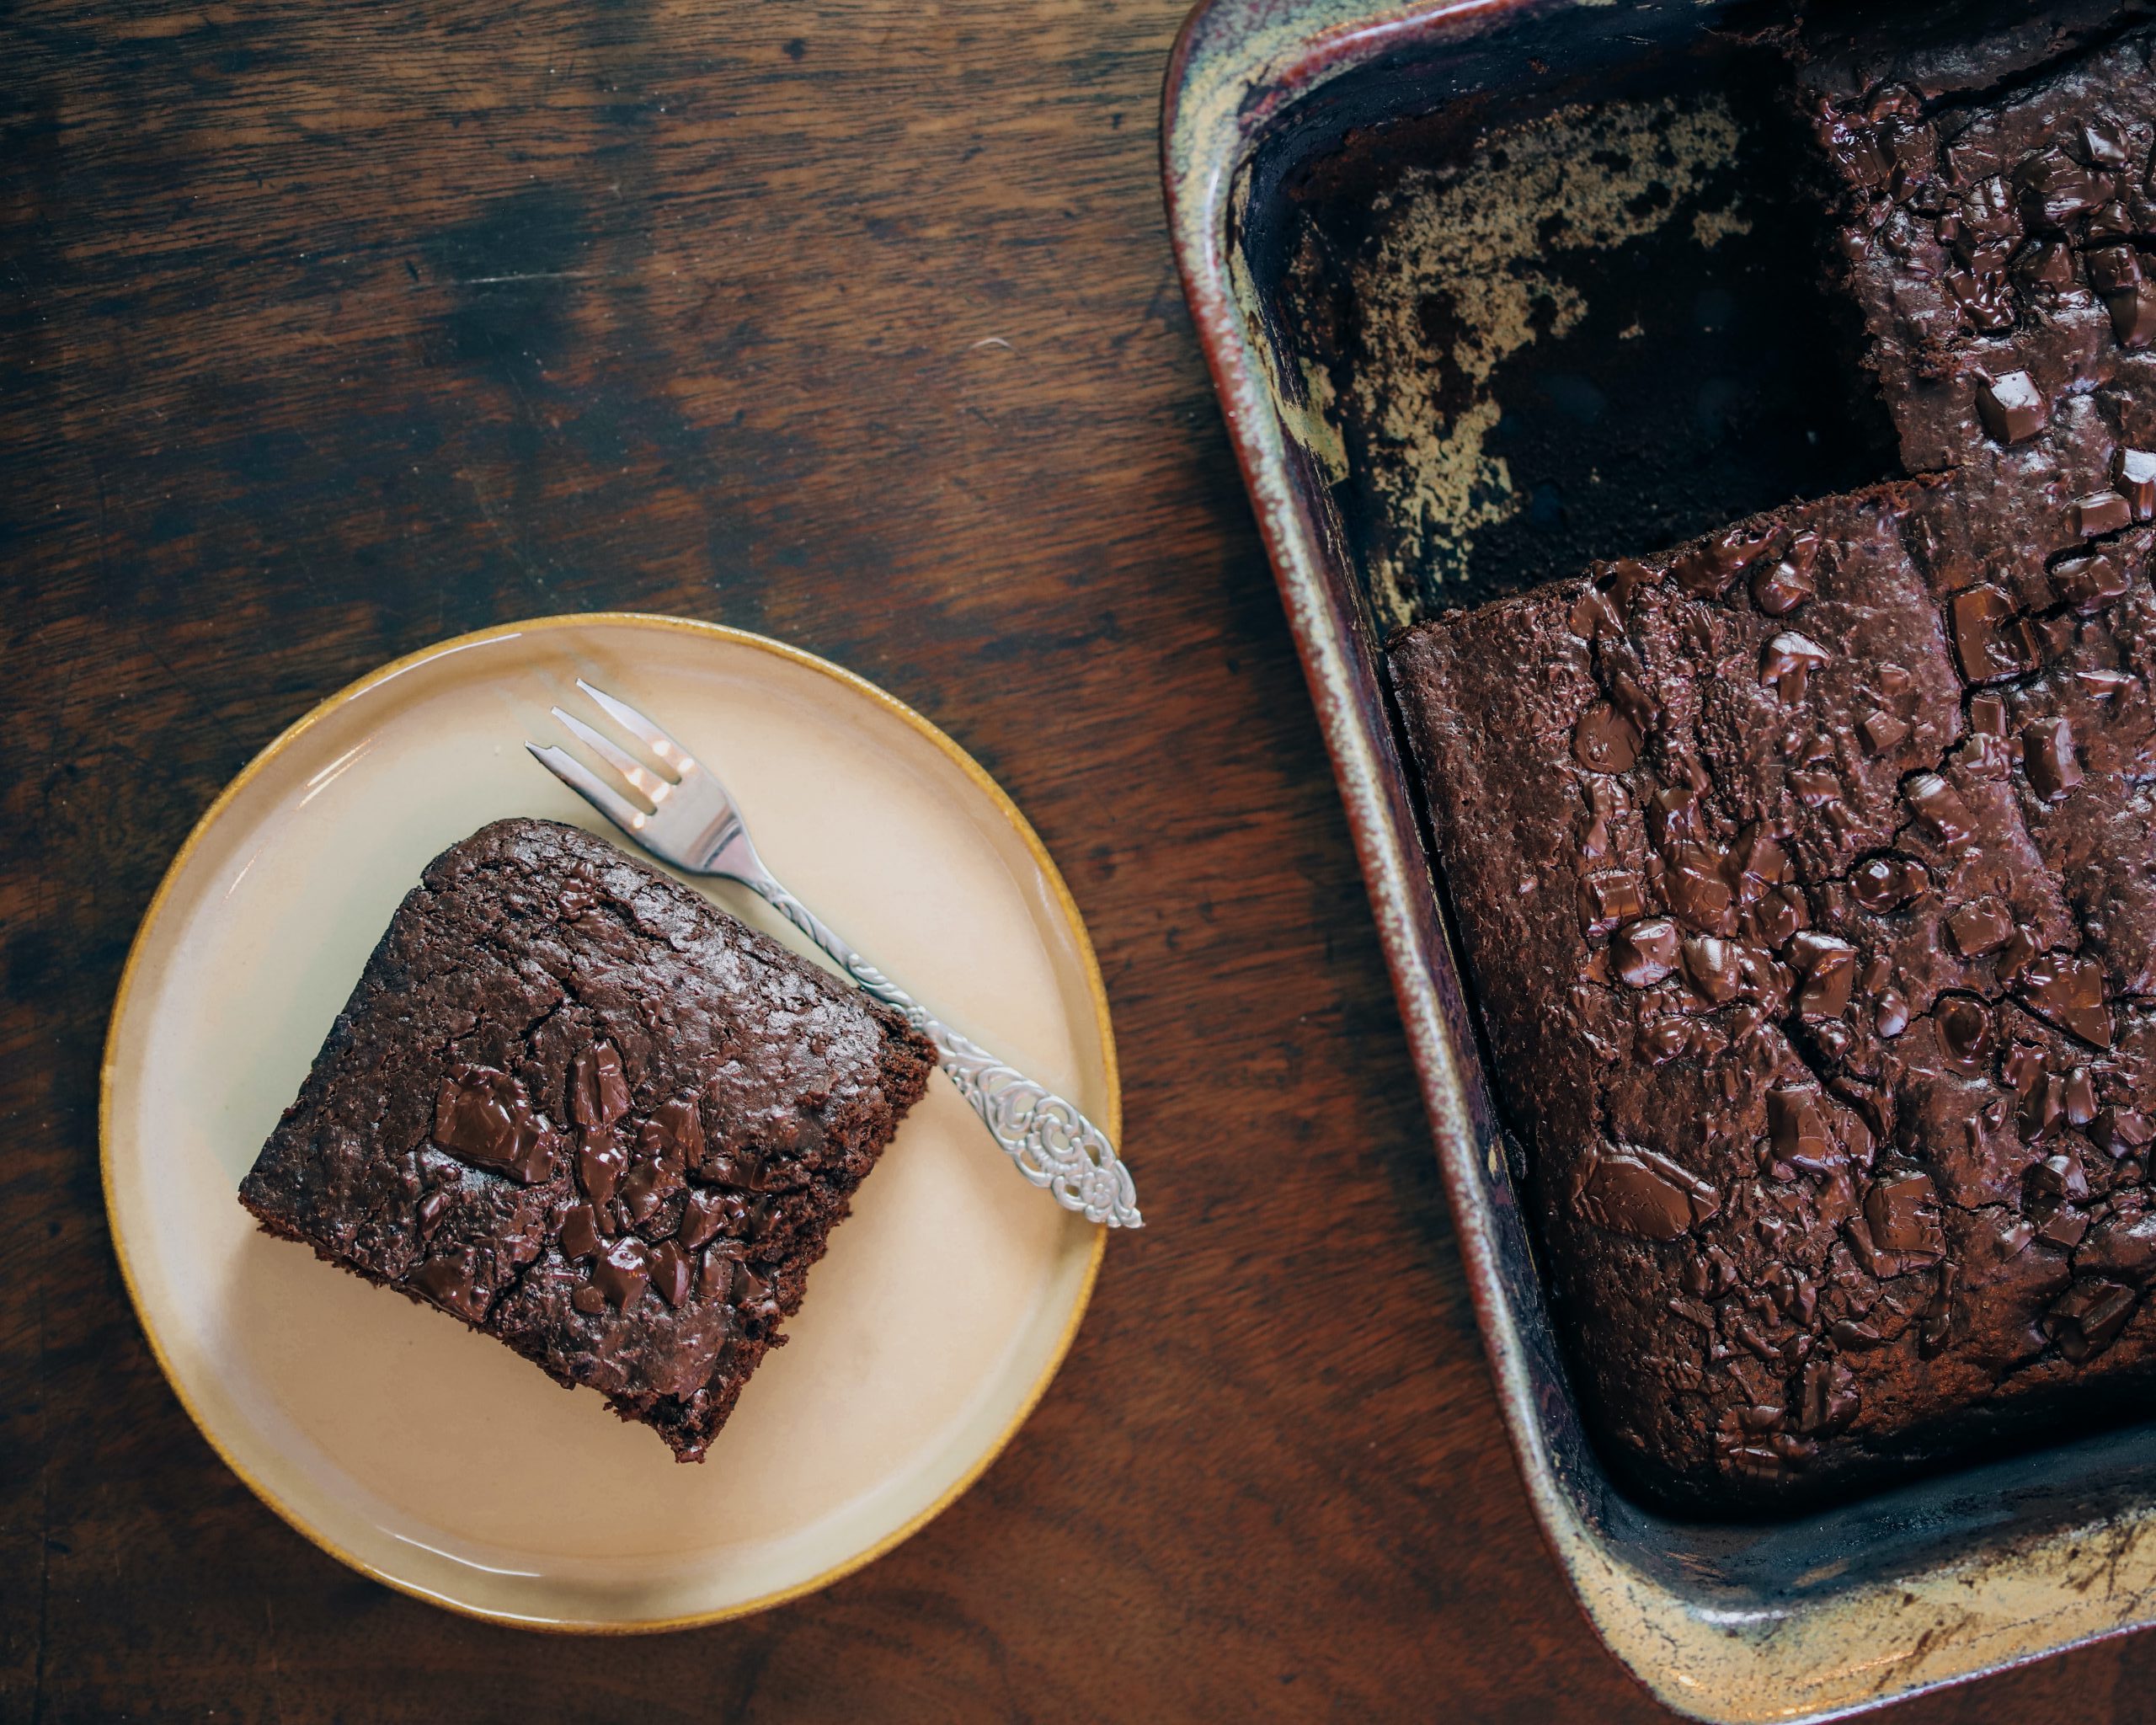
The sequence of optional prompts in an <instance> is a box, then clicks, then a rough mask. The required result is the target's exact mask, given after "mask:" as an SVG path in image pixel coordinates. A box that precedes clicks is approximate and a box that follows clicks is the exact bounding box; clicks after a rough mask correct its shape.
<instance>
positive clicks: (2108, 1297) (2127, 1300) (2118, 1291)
mask: <svg viewBox="0 0 2156 1725" xmlns="http://www.w3.org/2000/svg"><path fill="white" fill-rule="evenodd" d="M2134 1298H2135V1295H2134V1291H2133V1290H2132V1289H2131V1288H2129V1287H2127V1286H2126V1285H2125V1284H2122V1283H2119V1282H2111V1281H2106V1280H2105V1279H2103V1278H2101V1277H2098V1276H2089V1277H2086V1278H2084V1279H2082V1280H2080V1281H2078V1282H2076V1283H2075V1284H2073V1286H2072V1287H2071V1288H2069V1289H2068V1290H2067V1291H2066V1292H2065V1293H2064V1294H2063V1295H2060V1296H2059V1298H2058V1299H2057V1300H2056V1301H2054V1302H2053V1304H2052V1307H2051V1309H2050V1311H2047V1312H2046V1313H2045V1314H2044V1327H2045V1329H2046V1330H2047V1332H2049V1333H2050V1335H2051V1338H2052V1340H2053V1341H2054V1342H2056V1343H2058V1351H2059V1352H2060V1353H2062V1354H2064V1355H2065V1356H2066V1357H2067V1358H2068V1359H2072V1360H2077V1361H2078V1360H2083V1359H2088V1358H2089V1356H2090V1355H2092V1354H2099V1353H2101V1352H2102V1351H2103V1350H2104V1349H2105V1348H2108V1347H2109V1346H2110V1345H2111V1343H2113V1342H2114V1341H2116V1340H2117V1339H2118V1333H2119V1332H2120V1331H2121V1330H2122V1329H2124V1328H2125V1327H2126V1321H2127V1318H2128V1317H2130V1316H2132V1312H2133V1305H2134Z"/></svg>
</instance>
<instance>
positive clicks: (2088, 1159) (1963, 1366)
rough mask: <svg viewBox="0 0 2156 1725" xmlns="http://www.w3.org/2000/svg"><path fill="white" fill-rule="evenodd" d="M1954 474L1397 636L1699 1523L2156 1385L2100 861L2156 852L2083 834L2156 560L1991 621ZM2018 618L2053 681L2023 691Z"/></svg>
mask: <svg viewBox="0 0 2156 1725" xmlns="http://www.w3.org/2000/svg"><path fill="white" fill-rule="evenodd" d="M1942 483H1944V482H1936V481H1935V482H1924V483H1915V482H1911V483H1902V484H1897V485H1889V486H1885V487H1881V488H1877V489H1874V490H1872V491H1870V492H1865V493H1860V494H1855V495H1854V496H1851V497H1845V498H1833V499H1824V500H1822V501H1821V502H1817V503H1813V504H1809V505H1799V506H1795V507H1792V508H1791V509H1789V510H1784V511H1780V512H1779V513H1778V514H1776V515H1769V516H1764V517H1760V518H1757V519H1755V520H1753V521H1749V522H1746V523H1743V524H1742V525H1741V526H1738V527H1737V528H1735V529H1732V530H1729V531H1726V532H1723V533H1721V534H1718V535H1716V536H1713V537H1710V538H1709V539H1706V540H1703V541H1700V542H1696V543H1694V545H1691V546H1689V547H1684V548H1683V549H1681V550H1680V551H1679V552H1678V553H1675V554H1673V555H1669V556H1662V557H1657V558H1647V559H1642V560H1638V561H1631V560H1626V561H1623V562H1620V563H1614V564H1610V565H1607V566H1605V567H1604V568H1602V569H1599V570H1598V572H1597V573H1596V574H1595V575H1594V576H1593V578H1591V579H1587V580H1583V581H1576V582H1571V583H1565V584H1561V585H1556V586H1552V587H1547V588H1543V589H1540V590H1536V591H1534V592H1533V593H1530V594H1528V595H1523V596H1522V597H1520V598H1517V599H1513V600H1508V601H1502V602H1501V603H1498V604H1496V605H1492V606H1485V607H1483V608H1482V609H1481V610H1479V611H1471V612H1460V613H1453V614H1451V615H1449V616H1446V617H1440V618H1438V619H1437V620H1435V621H1434V622H1431V623H1428V624H1426V625H1423V626H1422V627H1421V628H1417V629H1416V630H1414V631H1412V632H1410V633H1407V634H1406V635H1405V636H1404V637H1402V638H1400V639H1398V640H1397V641H1396V644H1395V646H1394V650H1393V655H1392V667H1393V672H1394V677H1395V682H1396V687H1397V689H1398V691H1399V694H1400V697H1401V706H1402V709H1403V713H1404V715H1405V717H1406V724H1407V730H1408V735H1409V739H1410V741H1411V743H1412V747H1413V750H1414V752H1415V755H1416V757H1417V762H1418V764H1419V766H1420V767H1421V769H1422V773H1423V775H1424V777H1425V781H1426V782H1427V784H1428V788H1429V803H1430V814H1431V820H1432V824H1433V829H1434V836H1435V837H1436V841H1437V847H1438V854H1439V856H1440V857H1441V858H1442V859H1443V862H1444V868H1445V876H1446V879H1447V882H1448V884H1449V887H1450V889H1451V893H1452V897H1453V901H1454V908H1455V911H1456V916H1457V921H1458V924H1459V928H1460V937H1461V940H1462V943H1463V946H1464V948H1465V958H1466V960H1467V963H1468V965H1469V968H1470V972H1471V973H1472V975H1473V976H1474V978H1475V980H1476V985H1477V991H1478V993H1479V995H1480V997H1481V1001H1482V1005H1483V1009H1484V1016H1485V1022H1486V1026H1487V1028H1488V1031H1489V1034H1490V1039H1491V1043H1492V1052H1493V1054H1494V1055H1495V1058H1496V1061H1497V1068H1498V1071H1500V1072H1501V1073H1502V1075H1503V1076H1504V1078H1505V1080H1506V1083H1507V1089H1508V1097H1509V1100H1510V1102H1511V1104H1512V1108H1513V1114H1514V1118H1515V1119H1516V1120H1517V1122H1518V1124H1519V1125H1520V1126H1521V1128H1522V1129H1523V1131H1524V1136H1525V1137H1526V1139H1527V1140H1528V1144H1529V1152H1530V1158H1531V1170H1532V1172H1531V1180H1532V1184H1533V1187H1534V1206H1535V1209H1536V1210H1537V1212H1538V1214H1539V1218H1540V1227H1541V1232H1542V1235H1543V1239H1544V1242H1545V1246H1546V1247H1547V1254H1548V1267H1549V1269H1550V1274H1551V1276H1552V1279H1553V1281H1554V1283H1555V1291H1556V1296H1557V1303H1558V1306H1559V1308H1560V1311H1561V1314H1562V1316H1563V1318H1564V1320H1565V1325H1566V1328H1567V1330H1568V1331H1569V1333H1570V1336H1571V1340H1572V1354H1573V1359H1574V1363H1575V1368H1576V1370H1577V1373H1578V1375H1579V1378H1580V1381H1581V1387H1582V1391H1583V1394H1584V1399H1585V1401H1586V1402H1587V1405H1588V1412H1589V1413H1590V1416H1591V1418H1593V1420H1594V1421H1595V1423H1596V1424H1597V1425H1598V1428H1599V1429H1601V1430H1602V1432H1603V1433H1604V1436H1605V1438H1606V1439H1607V1440H1608V1443H1609V1446H1610V1447H1611V1448H1612V1449H1613V1450H1614V1452H1615V1454H1616V1455H1617V1457H1618V1458H1619V1460H1620V1462H1621V1464H1622V1465H1623V1466H1625V1471H1627V1472H1628V1473H1629V1474H1630V1477H1633V1478H1634V1479H1635V1480H1636V1482H1639V1483H1640V1484H1641V1486H1642V1487H1644V1488H1646V1490H1647V1491H1649V1492H1650V1493H1653V1494H1655V1495H1657V1496H1659V1497H1661V1498H1662V1499H1664V1500H1665V1501H1669V1502H1672V1503H1682V1504H1684V1506H1685V1507H1687V1508H1689V1509H1699V1508H1700V1507H1731V1506H1742V1505H1746V1504H1754V1503H1764V1502H1770V1501H1777V1500H1780V1501H1787V1500H1789V1499H1790V1498H1795V1497H1799V1496H1801V1495H1803V1494H1804V1493H1806V1492H1816V1491H1817V1490H1818V1489H1820V1488H1822V1487H1825V1486H1827V1485H1828V1484H1830V1483H1832V1482H1838V1481H1847V1480H1852V1479H1858V1478H1863V1477H1876V1476H1877V1475H1878V1474H1879V1473H1880V1472H1881V1471H1883V1470H1885V1469H1887V1468H1888V1467H1891V1466H1894V1465H1897V1464H1899V1463H1902V1462H1903V1461H1908V1460H1909V1459H1911V1458H1912V1457H1927V1458H1928V1457H1936V1456H1940V1455H1947V1454H1951V1453H1956V1452H1957V1451H1960V1450H1966V1449H1967V1448H1968V1447H1970V1446H1971V1445H1976V1444H1979V1443H1981V1442H1982V1441H1983V1439H1984V1438H1985V1436H1986V1435H1987V1434H1992V1433H1996V1432H1999V1431H2002V1430H2004V1429H2009V1428H2013V1427H2016V1426H2018V1425H2020V1424H2022V1423H2025V1422H2026V1421H2027V1420H2028V1419H2030V1418H2034V1417H2036V1416H2037V1415H2039V1414H2041V1413H2042V1412H2043V1411H2044V1410H2045V1408H2046V1407H2047V1406H2049V1405H2050V1403H2051V1402H2052V1401H2055V1399H2056V1397H2055V1395H2054V1393H2053V1392H2056V1391H2060V1390H2062V1389H2063V1388H2066V1387H2068V1386H2071V1387H2073V1388H2074V1389H2076V1390H2077V1391H2080V1392H2082V1393H2084V1394H2090V1393H2093V1392H2094V1391H2095V1389H2096V1387H2097V1386H2108V1387H2109V1389H2110V1391H2111V1392H2112V1393H2114V1394H2116V1393H2118V1392H2119V1391H2121V1390H2122V1389H2123V1387H2124V1386H2126V1385H2127V1384H2128V1383H2145V1382H2146V1381H2147V1380H2148V1377H2149V1376H2150V1375H2151V1373H2152V1370H2156V1316H2152V1310H2153V1309H2152V1308H2151V1307H2150V1306H2148V1305H2147V1304H2145V1303H2143V1302H2142V1301H2140V1300H2139V1290H2140V1288H2141V1286H2142V1284H2143V1281H2144V1280H2145V1279H2146V1278H2147V1276H2148V1274H2149V1272H2150V1270H2151V1269H2152V1268H2156V1215H2151V1216H2150V1217H2149V1218H2148V1221H2147V1223H2146V1224H2145V1226H2144V1223H2143V1215H2144V1210H2143V1204H2144V1198H2143V1187H2144V1179H2145V1173H2146V1168H2147V1161H2146V1150H2145V1146H2146V1145H2147V1143H2148V1140H2149V1139H2150V1137H2151V1136H2152V1135H2156V1065H2152V1057H2156V1026H2153V1025H2152V1023H2151V1022H2150V1020H2149V1017H2148V1014H2147V1012H2145V1011H2144V1009H2143V1006H2142V1004H2141V1002H2140V1001H2139V1000H2138V998H2137V987H2138V984H2137V982H2136V980H2135V979H2137V978H2139V977H2140V976H2142V975H2143V969H2141V968H2140V967H2142V966H2144V965H2145V964H2146V963H2147V961H2148V951H2149V944H2148V943H2149V941H2150V939H2151V938H2152V937H2156V921H2151V920H2150V918H2149V916H2148V909H2149V907H2148V905H2147V904H2146V903H2144V902H2142V901H2141V900H2139V899H2133V900H2132V902H2127V899H2128V898H2131V897H2132V895H2121V894H2120V893H2118V892H2117V891H2116V889H2111V888H2109V887H2107V886H2106V884H2105V881H2104V880H2098V879H2093V878H2092V877H2091V876H2090V875H2089V873H2088V872H2087V871H2086V869H2085V868H2084V869H2080V870H2079V872H2077V868H2076V866H2075V865H2076V863H2077V861H2078V859H2079V857H2081V856H2083V855H2085V854H2094V855H2096V856H2098V857H2101V858H2102V859H2103V866H2104V867H2105V868H2110V869H2112V870H2113V871H2115V872H2125V873H2131V868H2130V865H2131V864H2132V863H2133V862H2134V861H2136V860H2137V859H2138V860H2141V861H2142V862H2143V866H2144V868H2145V860H2146V857H2147V855H2148V853H2147V852H2145V851H2144V852H2137V853H2134V854H2133V855H2132V856H2127V857H2121V856H2120V855H2119V854H2117V853H2116V852H2112V851H2111V850H2109V849H2108V848H2107V847H2106V844H2105V841H2103V840H2102V839H2101V838H2099V839H2098V840H2096V841H2093V842H2092V841H2088V840H2086V839H2085V838H2084V839H2079V840H2077V841H2075V843H2076V844H2079V846H2080V850H2079V852H2076V851H2075V850H2074V848H2073V846H2070V845H2068V844H2066V843H2064V842H2063V841H2060V840H2059V839H2058V837H2057V833H2056V831H2055V830H2054V828H2055V826H2056V825H2057V823H2058V822H2059V821H2061V820H2063V819H2064V818H2065V814H2066V811H2067V810H2068V809H2085V810H2087V811H2088V814H2087V816H2086V818H2087V819H2088V820H2094V821H2096V822H2098V823H2099V824H2100V823H2101V822H2102V821H2104V820H2107V819H2111V818H2113V817H2112V816H2111V815H2110V814H2108V813H2107V812H2106V811H2108V810H2109V809H2110V807H2111V805H2110V804H2107V803H2105V802H2104V801H2102V800H2101V799H2102V798H2103V797H2104V796H2105V795H2106V794H2108V793H2109V792H2108V788H2109V787H2110V786H2111V784H2112V782H2114V781H2116V782H2118V783H2119V784H2121V785H2127V784H2128V783H2129V782H2128V780H2127V777H2126V774H2125V772H2124V771H2122V770H2121V768H2122V764H2123V763H2127V762H2128V761H2132V760H2137V759H2139V758H2141V757H2140V756H2137V755H2134V754H2133V753H2132V750H2136V749H2138V748H2140V747H2142V746H2143V745H2145V743H2146V740H2147V739H2146V731H2145V729H2144V728H2143V726H2142V725H2141V724H2140V723H2139V720H2138V718H2137V717H2135V716H2134V715H2136V714H2138V713H2142V712H2145V711H2146V710H2147V703H2148V689H2149V686H2150V679H2151V676H2152V675H2156V659H2152V658H2150V657H2149V656H2148V655H2147V654H2145V653H2144V651H2143V648H2142V647H2141V646H2140V645H2138V643H2140V642H2141V641H2143V639H2145V635H2144V634H2143V632H2142V629H2141V626H2140V623H2139V621H2138V617H2139V614H2140V612H2141V611H2142V609H2143V606H2144V605H2145V603H2146V594H2147V590H2148V545H2147V543H2146V540H2145V536H2144V537H2142V538H2137V539H2135V540H2134V541H2133V542H2132V544H2130V545H2128V544H2126V543H2123V542H2120V543H2115V544H2114V545H2113V546H2112V547H2111V549H2112V551H2113V553H2114V554H2115V555H2117V556H2119V557H2121V558H2122V559H2124V560H2125V561H2126V562H2127V563H2128V564H2129V565H2130V566H2131V568H2132V577H2133V584H2132V585H2131V586H2130V588H2129V590H2128V592H2127V593H2123V594H2121V595H2118V596H2117V597H2116V598H2115V599H2114V600H2112V601H2109V602H2108V603H2105V604H2101V605H2092V606H2090V607H2089V609H2088V610H2087V611H2085V612H2083V611H2067V612H2063V613H2061V614H2059V615H2056V616H2052V617H2044V618H2038V619H2030V618H2026V617H2021V616H2020V614H2019V613H2015V612H2013V611H2011V610H2010V608H2009V611H2007V612H2006V614H2005V615H2004V618H2003V619H2002V618H2001V617H1998V616H1995V615H1994V609H1993V607H1989V606H1986V607H1982V608H1981V621H1980V622H1969V621H1968V617H1967V615H1966V614H1965V615H1964V616H1963V617H1962V622H1963V624H1964V627H1962V628H1959V629H1957V628H1956V607H1955V605H1954V603H1953V599H1952V597H1951V595H1950V596H1949V597H1948V598H1947V599H1946V600H1945V601H1944V602H1941V601H1940V599H1939V598H1938V597H1937V596H1936V595H1935V591H1934V575H1935V572H1934V571H1933V570H1931V569H1929V568H1927V567H1926V566H1925V564H1924V561H1923V558H1922V554H1921V546H1922V544H1923V536H1922V535H1921V534H1919V533H1918V532H1916V531H1913V523H1914V522H1916V521H1919V520H1921V519H1922V517H1923V516H1924V512H1925V511H1926V510H1929V509H1930V508H1932V507H1935V506H1936V505H1937V503H1938V494H1939V490H1940V486H1941V484H1942ZM2017 622H2026V623H2027V624H2028V626H2029V630H2030V647H2029V651H2030V653H2031V664H2032V665H2033V667H2034V668H2033V669H2031V667H2030V666H2024V667H2021V671H2022V674H2021V675H2020V676H2017V677H2016V678H2015V679H2014V680H2012V681H2005V680H2001V679H1995V678H1993V676H1992V672H1993V670H1994V668H1995V667H1994V665H1993V660H1994V658H1995V656H1996V654H1997V653H1998V652H1999V651H2001V650H2003V649H1999V648H1998V646H1997V644H1996V641H1995V639H1994V637H1995V635H1996V634H1997V633H1999V632H2000V631H2004V632H2005V633H2007V634H2008V635H2009V636H2010V637H2012V638H2013V640H2014V642H2015V644H2019V642H2020V635H2019V633H2017V631H2016V629H2015V624H2016V623H2017ZM2069 622H2070V627H2068V623H2069ZM2122 658H2123V659H2125V660H2127V661H2128V662H2129V664H2130V665H2131V669H2130V670H2128V671H2127V673H2125V676H2124V681H2122V682H2120V683H2118V684H2116V685H2111V686H2108V688H2107V686H2106V685H2105V682H2104V680H2103V679H2102V678H2099V679H2098V681H2097V683H2096V684H2095V686H2094V688H2095V690H2099V691H2105V690H2106V689H2107V692H2104V693H2102V694H2098V693H2095V692H2092V686H2091V685H2090V684H2089V682H2087V681H2084V679H2083V678H2082V677H2081V676H2079V671H2080V670H2083V669H2084V668H2086V667H2087V666H2089V665H2095V666H2097V668H2099V669H2100V670H2105V671H2107V672H2108V671H2109V670H2111V669H2112V668H2113V667H2114V666H2115V665H2116V662H2117V661H2118V660H2121V659H2122ZM2098 699H2104V700H2108V701H2110V702H2114V703H2120V709H2119V710H2120V714H2121V716H2120V717H2118V718H2116V720H2115V721H2114V727H2115V729H2116V733H2117V735H2116V739H2109V740H2107V738H2106V734H2105V729H2104V724H2103V722H2102V720H2101V718H2100V717H2099V716H2097V715H2095V714H2093V713H2089V711H2087V708H2088V705H2089V702H2092V701H2095V700H2098ZM1500 712H1502V713H1505V714H1506V715H1507V718H1506V722H1505V723H1504V724H1502V725H1495V726H1493V725H1492V724H1489V722H1488V717H1487V716H1488V715H1490V714H1492V713H1500ZM2061 718H2066V719H2068V721H2069V722H2071V721H2073V720H2075V719H2078V720H2079V723H2080V724H2081V725H2082V726H2083V728H2084V730H2085V732H2086V735H2087V738H2088V743H2087V745H2084V744H2083V743H2082V742H2079V741H2078V740H2073V739H2072V738H2069V739H2068V740H2066V741H2065V742H2064V743H2063V745H2062V744H2061V743H2060V742H2059V740H2058V739H2057V737H2056V735H2055V734H2054V733H2053V732H2052V729H2051V727H2052V726H2053V725H2054V724H2057V723H2058V722H2059V721H2060V720H2061ZM2061 761H2064V762H2065V763H2066V765H2065V766H2063V768H2062V766H2061V765H2060V763H2061ZM2097 763H2104V764H2105V770H2104V771H2098V770H2096V764H2097ZM2077 775H2078V777H2077ZM2063 779H2072V780H2073V781H2074V782H2073V783H2072V784H2070V785H2068V784H2065V783H2062V782H2061V781H2062V780H2063ZM2107 879H2108V877H2107ZM2136 880H2137V882H2138V880H2139V877H2138V876H2137V877H2136ZM2140 890H2144V891H2145V888H2140ZM2107 894H2108V896H2107ZM2105 917H2108V918H2109V920H2108V921H2105V920H2103V919H2104V918H2105ZM2107 943H2108V944H2107ZM2121 955H2123V956H2121ZM2144 1246H2146V1247H2147V1248H2148V1249H2147V1250H2146V1251H2144V1250H2143V1247H2144Z"/></svg>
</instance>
